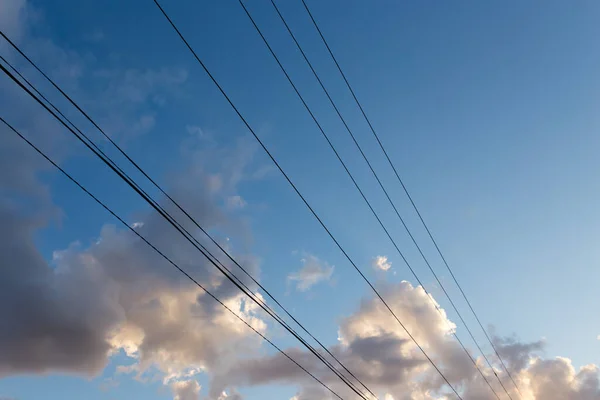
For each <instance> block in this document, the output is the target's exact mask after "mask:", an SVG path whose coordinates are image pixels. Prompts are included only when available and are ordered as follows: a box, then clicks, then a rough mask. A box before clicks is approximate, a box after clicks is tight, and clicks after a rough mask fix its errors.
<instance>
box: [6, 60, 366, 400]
mask: <svg viewBox="0 0 600 400" xmlns="http://www.w3.org/2000/svg"><path fill="white" fill-rule="evenodd" d="M0 69H1V70H2V71H3V72H4V73H5V74H6V75H7V76H9V78H11V79H12V80H13V81H14V82H15V83H16V84H17V85H19V86H20V87H21V89H23V90H24V91H26V92H27V93H28V94H29V95H30V96H31V97H33V98H34V99H35V100H36V101H37V102H38V103H39V104H40V105H42V106H43V107H44V108H45V109H46V111H48V112H49V113H50V114H51V115H52V116H53V117H54V118H56V119H57V120H58V121H59V122H60V123H61V124H62V125H63V126H65V127H66V128H67V129H68V130H69V131H70V132H71V133H72V134H73V135H75V136H76V137H77V138H78V139H79V140H80V141H81V142H82V143H83V144H84V145H85V146H86V147H87V148H88V149H89V150H91V151H92V152H93V153H94V154H95V155H96V156H98V157H99V158H100V159H101V160H102V161H103V162H104V163H105V164H106V165H107V166H109V168H111V169H112V170H113V172H115V173H116V174H117V175H119V177H120V178H121V179H123V180H124V181H125V182H126V183H127V184H128V185H129V186H130V187H131V188H132V189H134V191H135V192H136V193H138V194H139V195H140V196H141V197H142V198H144V200H146V202H148V204H150V205H151V206H152V208H154V209H155V210H156V211H157V212H158V213H159V214H160V215H161V216H162V217H163V218H165V219H166V220H167V222H169V223H170V224H171V225H172V226H173V227H174V228H175V229H176V230H177V231H178V232H179V233H181V234H182V235H183V236H184V237H185V238H186V239H187V240H188V241H189V242H190V243H191V244H192V245H193V246H194V247H195V248H196V249H197V250H198V251H200V253H202V255H203V256H204V257H206V258H207V259H208V261H209V262H210V263H211V264H212V265H213V266H215V267H216V268H217V269H218V270H219V271H220V272H221V273H222V274H223V275H225V277H226V278H227V279H228V280H229V281H230V282H232V283H233V284H234V285H235V286H236V287H237V288H238V289H239V290H240V291H242V293H244V294H245V295H246V296H248V297H249V298H250V299H251V300H253V301H254V302H256V304H257V305H258V306H259V307H260V308H261V309H262V310H263V311H265V312H266V313H267V314H269V315H270V316H271V317H273V318H274V319H275V320H276V321H277V322H279V323H280V324H281V325H282V326H283V327H284V328H285V329H286V330H287V331H288V332H289V333H291V334H292V335H293V336H294V337H295V338H296V339H298V340H299V341H300V342H301V343H302V344H303V345H304V346H305V347H306V348H307V349H308V350H309V351H310V352H311V353H312V354H313V355H315V356H316V357H317V358H318V359H319V360H320V361H321V362H323V363H324V364H325V365H326V366H327V367H328V368H329V369H330V370H331V371H332V372H333V373H334V374H335V375H336V376H338V377H339V378H340V379H341V380H342V381H343V382H344V383H345V384H346V385H348V387H350V389H352V391H354V392H355V393H356V394H357V395H359V397H361V398H363V399H365V400H366V399H367V398H366V397H365V395H364V394H363V393H362V392H361V391H360V390H358V389H357V388H356V387H355V385H354V384H353V383H352V382H350V381H349V380H348V379H347V378H346V377H345V376H343V375H342V374H340V373H339V371H337V370H336V369H335V368H334V367H333V366H332V365H331V363H329V362H328V361H327V360H325V359H324V357H323V356H322V355H320V354H319V353H318V352H317V351H316V350H315V349H314V348H313V347H312V346H311V345H310V344H308V343H307V342H306V341H305V340H304V339H303V338H302V337H301V336H300V335H299V334H297V332H295V331H294V330H293V329H292V328H290V327H289V326H288V325H287V324H286V323H285V322H282V320H281V319H280V318H278V316H276V315H274V314H273V313H272V312H271V311H270V308H267V307H266V305H265V304H263V302H261V301H258V300H257V298H256V297H255V296H254V295H253V294H252V293H251V291H250V290H249V289H248V291H246V290H244V288H247V286H245V285H244V283H243V282H241V281H239V280H238V279H237V277H235V275H233V277H232V276H230V275H229V274H228V272H229V271H228V270H227V269H226V268H225V267H224V266H222V264H221V263H220V262H215V261H214V260H213V259H216V257H214V256H213V255H212V254H211V253H210V251H208V250H207V249H206V248H205V247H204V246H202V244H200V243H199V242H198V241H197V240H195V238H194V237H193V236H192V235H191V234H190V233H189V232H188V231H187V230H186V229H185V228H184V227H182V226H181V225H180V224H178V223H177V221H175V220H174V219H173V218H172V217H171V215H170V214H169V213H167V212H166V211H164V209H163V208H162V207H161V206H160V205H158V203H157V202H156V201H154V200H153V199H152V198H151V197H150V196H149V195H148V194H147V193H145V192H144V191H143V190H142V189H141V188H140V187H139V186H138V185H137V184H136V183H135V182H133V181H132V180H131V178H130V177H129V176H128V175H127V174H126V173H124V172H123V171H122V170H121V169H120V168H118V167H117V166H116V164H114V162H112V160H110V159H109V158H108V157H106V155H105V154H104V153H103V152H102V151H101V150H99V149H98V148H97V146H95V145H94V144H93V142H91V141H90V142H91V143H92V144H89V143H88V142H87V141H89V138H87V136H85V135H84V134H83V137H81V136H79V135H78V134H77V132H76V131H74V130H73V129H71V127H69V126H68V125H67V124H66V123H65V122H64V121H63V120H62V119H60V118H59V117H58V116H57V115H56V114H55V113H54V112H53V111H52V110H50V108H49V107H48V106H46V105H45V104H44V103H43V102H42V101H41V100H40V99H39V98H37V97H36V96H35V95H34V94H33V93H32V92H31V91H30V90H29V89H28V88H26V87H25V86H24V85H23V84H22V83H21V82H19V81H18V80H17V79H16V78H15V77H14V75H12V74H11V73H10V72H9V71H8V70H7V69H6V68H5V67H4V66H3V65H1V64H0ZM79 132H81V131H79ZM84 138H85V139H86V140H87V141H86V140H84ZM107 158H108V160H107ZM109 160H110V161H109ZM190 237H191V238H190Z"/></svg>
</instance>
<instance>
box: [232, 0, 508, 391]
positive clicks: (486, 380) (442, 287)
mask: <svg viewBox="0 0 600 400" xmlns="http://www.w3.org/2000/svg"><path fill="white" fill-rule="evenodd" d="M240 2H241V0H240ZM270 2H271V4H272V6H273V8H274V9H275V11H276V13H277V15H278V16H279V19H280V20H281V22H282V23H283V25H284V26H285V28H286V30H287V32H288V34H289V35H290V37H291V38H292V40H293V41H294V43H295V45H296V47H297V48H298V50H299V51H300V54H301V55H302V57H303V59H304V61H305V62H306V64H307V65H308V67H309V68H310V70H311V72H312V73H313V75H314V77H315V78H316V80H317V82H318V83H319V86H320V87H321V89H322V90H323V92H324V93H325V95H326V96H327V99H328V100H329V103H330V104H331V105H332V107H333V109H334V110H335V112H336V114H337V116H338V117H339V119H340V120H341V122H342V124H343V125H344V127H345V129H346V131H347V132H348V134H349V135H350V137H351V138H352V141H353V142H354V144H355V145H356V147H357V148H358V150H359V152H360V154H361V156H362V158H363V159H364V161H365V162H366V164H367V166H368V167H369V170H370V171H371V173H372V175H373V176H374V178H375V180H376V181H377V183H378V184H379V187H380V188H381V190H382V191H383V193H384V194H385V197H386V198H387V200H388V202H389V203H390V205H391V206H392V208H393V209H394V212H395V213H396V216H397V217H398V219H399V220H400V222H401V223H402V226H403V227H404V230H405V231H406V232H407V233H408V235H409V237H410V239H411V241H412V242H413V244H414V245H415V246H416V248H417V250H418V252H419V254H420V255H421V258H422V259H423V261H424V262H425V264H426V265H427V267H428V269H429V271H430V272H431V273H432V274H433V276H434V278H435V280H436V281H437V283H438V284H439V285H440V287H441V289H442V291H443V292H444V294H445V296H446V298H447V299H448V300H449V302H450V304H451V305H452V308H453V309H454V311H455V312H456V313H457V314H458V317H459V318H460V320H461V322H462V323H463V325H464V326H465V328H466V329H467V332H468V333H469V336H470V337H471V339H472V340H473V342H474V343H475V345H476V346H477V348H478V349H479V352H480V353H481V355H482V356H483V358H484V359H485V360H486V362H487V365H488V366H489V368H490V370H491V371H492V373H493V374H494V375H495V376H496V378H497V379H498V382H499V383H500V386H501V387H502V389H503V390H504V392H505V393H506V395H507V396H508V397H509V398H510V399H511V400H512V397H511V395H510V394H509V393H508V390H507V389H506V387H505V386H504V384H503V383H502V381H501V380H500V377H499V376H498V375H497V374H496V371H495V370H494V367H493V366H492V364H491V362H490V361H489V359H488V357H487V356H486V354H485V352H484V351H483V350H482V348H481V347H480V345H479V343H478V342H477V340H476V339H475V336H474V335H473V333H472V332H471V329H470V328H469V327H468V325H467V323H466V321H465V320H464V318H463V316H462V314H461V313H460V311H459V310H458V308H457V307H456V305H455V304H454V301H453V300H452V298H451V297H450V295H449V294H448V292H447V291H446V288H445V287H444V285H443V284H442V282H441V280H440V279H439V277H438V275H437V273H436V272H435V270H434V269H433V268H432V266H431V264H430V263H429V260H428V259H427V257H426V256H425V254H424V253H423V250H422V249H421V247H420V246H419V244H418V243H417V241H416V239H415V237H414V236H413V234H412V232H411V230H410V228H409V227H408V226H407V225H406V222H405V221H404V219H403V218H402V216H401V215H400V212H399V211H398V208H397V207H396V204H395V203H394V201H393V200H392V198H391V197H390V195H389V193H388V191H387V189H386V188H385V186H384V185H383V183H382V181H381V179H380V178H379V176H378V174H377V172H376V171H375V169H374V168H373V166H372V164H371V162H370V161H369V159H368V157H367V155H366V154H365V152H364V151H363V149H362V147H361V145H360V144H359V143H358V141H357V139H356V137H355V136H354V133H353V132H352V130H351V129H350V127H349V126H348V123H347V122H346V120H345V118H344V117H343V115H342V113H341V112H340V110H339V109H338V107H337V105H336V103H335V101H334V100H333V98H332V97H331V95H330V93H329V91H328V90H327V88H326V87H325V85H324V83H323V81H322V80H321V78H320V76H319V74H318V73H317V71H316V70H315V68H314V67H313V65H312V63H311V62H310V60H309V59H308V56H307V55H306V53H305V52H304V49H303V48H302V46H301V45H300V43H299V42H298V40H297V39H296V36H295V35H294V33H293V32H292V30H291V28H290V26H289V25H288V23H287V21H286V19H285V18H284V16H283V15H282V14H281V11H280V10H279V7H277V4H276V3H275V1H274V0H270ZM250 18H251V19H252V17H250ZM254 26H255V28H256V29H257V30H258V31H259V34H260V30H259V29H258V27H257V25H256V24H254ZM261 37H262V38H263V40H264V41H265V43H266V44H267V46H269V45H268V43H267V41H266V39H265V37H264V36H263V35H262V34H261ZM271 54H273V56H274V57H275V58H277V56H275V54H274V53H273V52H271ZM280 66H281V64H280ZM282 69H283V67H282ZM384 230H385V227H384ZM386 233H387V230H386ZM388 237H389V235H388ZM390 240H392V239H391V237H390ZM392 242H393V244H394V246H395V247H396V250H398V247H397V246H396V244H395V242H394V241H393V240H392ZM398 251H399V250H398ZM400 255H401V256H402V254H400ZM402 259H403V260H404V262H405V263H407V261H406V258H404V256H402ZM407 266H408V268H409V269H410V271H411V272H412V274H413V276H414V277H415V279H416V280H417V281H418V282H419V284H421V286H422V287H423V290H424V291H425V292H426V293H427V295H428V297H429V298H430V300H431V302H432V303H433V304H434V306H435V308H436V309H437V310H438V312H439V313H440V314H441V312H442V311H441V309H440V308H439V306H438V305H437V303H436V302H435V300H434V299H433V297H432V296H431V294H430V293H429V292H428V291H427V290H426V289H425V287H424V285H423V284H422V283H421V281H420V279H419V278H418V276H417V275H416V273H415V271H414V270H413V269H412V268H411V266H410V265H408V263H407ZM454 337H455V339H456V340H457V341H458V343H459V344H460V346H461V347H462V349H463V350H464V351H465V353H466V354H467V356H468V357H469V359H470V360H471V363H472V364H473V365H474V366H475V368H476V369H477V370H478V372H479V374H480V375H481V377H482V378H483V379H484V381H485V382H486V384H487V386H488V387H489V388H490V390H491V391H492V392H493V393H494V395H495V396H496V398H498V399H499V396H498V394H497V393H496V391H495V390H494V388H493V387H492V385H491V383H490V382H489V381H488V379H487V377H486V376H485V374H484V373H483V371H482V370H481V368H480V367H479V366H478V365H477V362H476V361H475V360H474V359H473V357H472V356H471V354H470V353H469V351H468V350H467V348H466V347H465V346H464V344H463V343H462V341H461V340H460V338H459V337H458V335H457V334H456V332H454Z"/></svg>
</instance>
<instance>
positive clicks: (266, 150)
mask: <svg viewBox="0 0 600 400" xmlns="http://www.w3.org/2000/svg"><path fill="white" fill-rule="evenodd" d="M153 1H154V3H155V4H156V6H157V7H158V9H159V10H160V12H161V13H162V14H163V16H164V17H165V19H166V20H167V21H168V22H169V24H170V25H171V27H172V28H173V30H174V31H175V32H176V34H177V35H178V36H179V38H180V39H181V40H182V42H183V43H184V44H185V46H186V47H187V48H188V50H189V51H190V52H191V53H192V55H193V56H194V58H195V59H196V61H198V63H199V64H200V66H201V67H202V68H203V69H204V71H205V72H206V74H207V75H208V77H209V78H210V79H211V80H212V82H213V83H214V84H215V86H216V87H217V88H218V89H219V91H220V92H221V94H222V95H223V97H225V99H226V100H227V102H228V103H229V104H230V106H231V107H232V108H233V110H234V111H235V112H236V114H237V115H238V116H239V117H240V119H241V120H242V122H243V123H244V125H246V127H247V128H248V130H249V131H250V132H251V133H252V135H253V136H254V138H255V139H256V140H257V141H258V143H259V144H260V146H261V147H262V148H263V150H264V151H265V152H266V154H267V155H268V156H269V158H270V159H271V160H272V161H273V163H274V164H275V166H276V167H277V168H278V169H279V171H280V172H281V173H282V175H283V176H284V178H285V179H286V180H287V181H288V183H289V184H290V186H292V188H293V189H294V191H295V192H296V194H298V196H299V197H300V199H301V200H302V201H303V203H304V204H305V205H306V207H307V208H308V209H309V211H310V212H311V213H312V214H313V216H314V217H315V219H317V221H318V222H319V223H320V225H321V226H322V227H323V229H325V231H326V232H327V234H328V235H329V237H331V239H332V240H333V241H334V243H335V244H336V245H337V247H338V248H339V249H340V251H341V252H342V253H343V254H344V256H345V257H346V259H348V261H349V262H350V263H351V264H352V266H353V267H354V269H356V271H357V272H358V273H359V274H360V276H361V277H362V278H363V279H364V280H365V282H366V283H367V284H368V285H369V287H370V288H371V289H372V290H373V292H374V293H375V294H376V295H377V297H378V298H379V299H380V300H381V301H382V302H383V304H384V305H385V307H386V308H387V309H388V311H389V312H390V313H391V314H392V316H393V317H394V318H395V319H396V321H397V322H398V323H399V324H400V326H401V327H402V328H403V329H404V331H405V332H406V334H407V335H408V336H409V338H410V339H411V340H412V341H413V342H414V343H415V345H416V346H417V347H418V348H419V350H420V351H421V352H422V353H423V355H424V356H425V357H426V358H427V360H428V361H429V362H430V363H431V365H432V366H433V367H434V368H435V370H436V371H437V372H438V373H439V374H440V376H441V377H442V378H443V379H444V381H445V382H446V384H448V386H449V387H450V389H452V391H453V392H454V394H455V395H456V396H457V397H458V398H459V399H462V397H461V396H460V394H459V393H458V392H457V391H456V389H455V388H454V387H453V386H452V384H450V382H449V381H448V379H447V378H446V376H445V375H444V374H443V373H442V371H441V370H440V369H439V368H438V366H437V365H436V364H435V363H434V362H433V360H432V359H431V358H430V357H429V355H428V354H427V352H425V350H424V349H423V347H422V346H421V345H420V344H419V343H418V342H417V341H416V339H415V338H414V337H413V335H412V334H411V333H410V332H409V331H408V329H407V328H406V327H405V325H404V324H403V323H402V321H400V319H399V318H398V317H397V316H396V314H395V313H394V311H393V310H392V309H391V307H390V306H389V305H388V304H387V302H386V301H385V299H384V298H383V297H382V296H381V294H379V292H378V291H377V290H376V289H375V287H374V286H373V284H372V283H371V282H370V281H369V279H368V278H367V277H366V276H365V275H364V273H363V272H362V271H361V270H360V268H358V266H357V265H356V263H355V262H354V261H353V260H352V259H351V258H350V256H349V255H348V253H347V252H346V251H345V250H344V249H343V247H342V246H341V244H340V243H339V242H338V241H337V239H336V238H335V236H333V234H332V233H331V231H330V230H329V229H328V228H327V226H326V225H325V224H324V222H323V221H322V220H321V218H320V217H319V216H318V214H317V213H316V212H315V211H314V209H313V208H312V206H310V204H309V203H308V201H307V200H306V199H305V198H304V196H303V195H302V194H301V192H300V191H299V190H298V188H297V187H296V186H295V184H294V183H293V182H292V180H291V179H290V177H289V176H288V175H287V174H286V173H285V171H284V170H283V168H282V167H281V166H280V164H279V163H278V162H277V160H276V159H275V158H274V156H273V155H272V154H271V152H270V151H269V150H268V149H267V147H266V146H265V145H264V143H263V142H262V140H261V139H260V138H259V137H258V135H257V134H256V133H255V132H254V130H253V129H252V127H251V126H250V124H249V123H248V122H247V121H246V119H245V118H244V116H243V115H242V114H241V112H240V111H239V110H238V108H237V107H236V106H235V104H234V103H233V101H232V100H231V99H230V98H229V96H228V95H227V93H226V92H225V90H224V89H223V88H222V87H221V85H220V84H219V83H218V81H217V80H216V78H215V77H214V76H213V75H212V73H211V72H210V71H209V70H208V68H207V67H206V65H205V64H204V62H203V61H202V60H201V59H200V57H199V56H198V55H197V53H196V52H195V51H194V49H193V48H192V47H191V45H190V44H189V42H188V41H187V40H186V39H185V37H184V36H183V34H182V33H181V31H180V30H179V29H178V28H177V26H176V25H175V23H174V22H173V20H172V19H171V18H170V17H169V15H168V14H167V13H166V12H165V10H164V9H163V8H162V6H161V5H160V3H159V2H158V1H157V0H153Z"/></svg>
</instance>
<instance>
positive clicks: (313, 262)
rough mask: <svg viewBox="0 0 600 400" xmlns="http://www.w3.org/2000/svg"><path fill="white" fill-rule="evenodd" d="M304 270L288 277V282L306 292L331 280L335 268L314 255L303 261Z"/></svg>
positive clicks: (307, 256)
mask: <svg viewBox="0 0 600 400" xmlns="http://www.w3.org/2000/svg"><path fill="white" fill-rule="evenodd" d="M301 261H302V268H300V269H299V270H298V271H296V272H293V273H291V274H289V275H288V277H287V279H288V282H294V283H295V284H296V290H299V291H301V292H305V291H307V290H308V289H310V288H311V287H313V286H314V285H316V284H318V283H320V282H325V281H328V280H329V279H331V275H332V274H333V270H334V266H333V265H329V264H327V263H326V262H325V261H322V260H320V259H319V258H317V257H316V256H314V255H311V254H307V255H306V256H305V257H304V258H303V259H302V260H301Z"/></svg>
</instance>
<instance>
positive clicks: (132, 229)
mask: <svg viewBox="0 0 600 400" xmlns="http://www.w3.org/2000/svg"><path fill="white" fill-rule="evenodd" d="M0 121H1V122H3V123H4V124H5V125H6V126H7V127H8V128H9V129H11V130H12V131H13V132H14V133H15V134H17V135H18V136H19V137H20V138H21V139H23V140H24V141H25V142H26V143H27V144H28V145H29V146H31V147H32V148H33V149H34V150H35V151H36V152H38V153H39V154H40V155H41V156H42V157H44V158H45V159H46V160H47V161H48V162H49V163H51V164H52V165H53V166H54V167H56V168H57V169H58V170H59V171H60V172H61V173H62V174H63V175H64V176H66V177H67V178H68V179H69V180H70V181H71V182H73V183H74V184H75V185H77V187H78V188H79V189H81V190H82V191H84V192H85V193H86V194H87V195H88V196H90V197H91V198H92V199H93V200H94V201H95V202H96V203H98V204H99V205H100V206H102V208H104V209H105V210H106V211H108V212H109V213H110V214H111V215H112V216H113V217H115V218H116V219H117V220H118V221H119V222H121V223H122V224H123V225H124V226H125V227H127V228H128V229H129V230H130V231H131V232H133V233H134V234H135V235H136V236H137V237H138V238H140V239H141V240H142V241H144V242H145V243H146V244H147V245H148V246H150V247H151V248H152V249H153V250H154V251H155V252H156V253H158V254H159V255H160V256H161V257H162V258H164V259H165V260H166V261H168V262H169V264H171V265H172V266H173V267H175V268H176V269H177V270H178V271H179V272H181V273H182V274H183V275H185V276H186V277H187V278H188V279H189V280H190V281H192V282H193V283H194V284H195V285H196V286H198V287H199V288H200V289H202V290H203V291H204V292H205V293H206V294H207V295H209V296H210V297H211V298H212V299H213V300H215V301H216V302H217V303H219V304H220V305H221V306H223V307H224V308H225V309H226V310H227V311H229V312H230V313H231V314H233V316H235V317H236V318H237V319H239V320H240V321H241V322H243V323H244V325H246V326H247V327H248V328H250V329H251V330H252V331H254V333H256V334H257V335H259V336H260V337H261V338H262V339H263V340H265V341H266V342H267V343H269V344H270V345H271V346H273V347H274V348H275V349H276V350H277V351H278V352H280V353H281V354H283V355H284V356H285V357H286V358H287V359H289V360H290V361H291V362H293V363H294V364H295V365H296V366H297V367H298V368H300V369H301V370H302V371H304V372H305V373H307V374H308V375H309V376H310V377H312V378H313V379H314V380H315V381H317V382H318V383H319V384H321V385H322V386H324V387H325V388H326V389H328V390H329V391H330V392H331V393H333V394H334V395H335V396H336V397H338V398H340V399H342V397H340V396H339V395H338V394H337V393H335V392H334V391H333V390H332V389H331V388H329V387H328V386H327V385H326V384H325V383H323V382H322V381H321V380H320V379H319V378H317V377H316V376H315V375H313V374H312V373H311V372H310V371H308V370H307V369H306V368H304V367H303V366H302V365H300V364H299V363H298V362H297V361H296V360H294V359H293V358H292V357H291V356H290V355H289V354H287V353H286V352H285V351H283V350H282V349H281V348H280V347H278V346H277V345H276V344H275V343H273V342H272V341H271V340H270V339H269V338H267V337H266V336H265V335H263V334H262V333H261V332H259V331H258V330H257V329H256V328H254V327H253V326H252V325H251V324H250V323H248V322H247V321H246V320H244V319H243V318H242V317H241V316H240V315H239V314H237V313H236V312H235V311H233V310H232V309H231V308H229V307H228V306H227V305H226V304H224V303H223V302H222V301H221V300H219V299H218V298H217V297H216V296H215V295H214V294H212V293H211V292H210V291H209V290H208V289H206V288H205V287H204V286H203V285H202V284H200V283H199V282H198V281H197V280H196V279H194V278H193V277H192V276H191V275H189V274H188V273H187V272H186V271H185V270H183V269H182V268H181V267H179V265H177V264H176V263H175V262H174V261H172V260H171V259H170V258H169V257H167V256H166V255H165V254H164V253H163V252H162V251H160V250H159V249H158V248H157V247H156V246H155V245H153V244H152V243H150V242H149V241H148V239H146V238H145V237H143V236H142V235H141V234H140V233H139V232H138V231H136V230H135V229H134V228H133V227H132V226H130V225H129V224H127V222H125V221H124V220H123V219H122V218H121V217H119V216H118V215H117V214H116V213H115V212H114V211H113V210H111V209H110V208H109V207H108V206H107V205H106V204H104V203H103V202H102V201H101V200H100V199H98V198H97V197H96V196H94V195H93V194H92V193H91V192H89V191H88V190H87V189H86V188H85V187H84V186H83V185H82V184H80V183H79V182H78V181H77V180H76V179H75V178H73V177H72V176H71V175H70V174H69V173H68V172H66V171H65V170H64V169H62V168H61V167H60V166H59V165H58V164H57V163H56V162H54V161H53V160H52V159H51V158H50V157H49V156H47V155H46V154H45V153H44V152H42V151H41V150H40V149H39V148H38V147H37V146H36V145H35V144H33V143H32V142H31V141H29V140H28V139H27V138H26V137H25V136H23V135H22V134H21V133H20V132H19V131H17V130H16V129H15V128H14V127H13V126H12V125H10V124H9V123H8V122H6V120H4V118H2V117H1V116H0Z"/></svg>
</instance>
